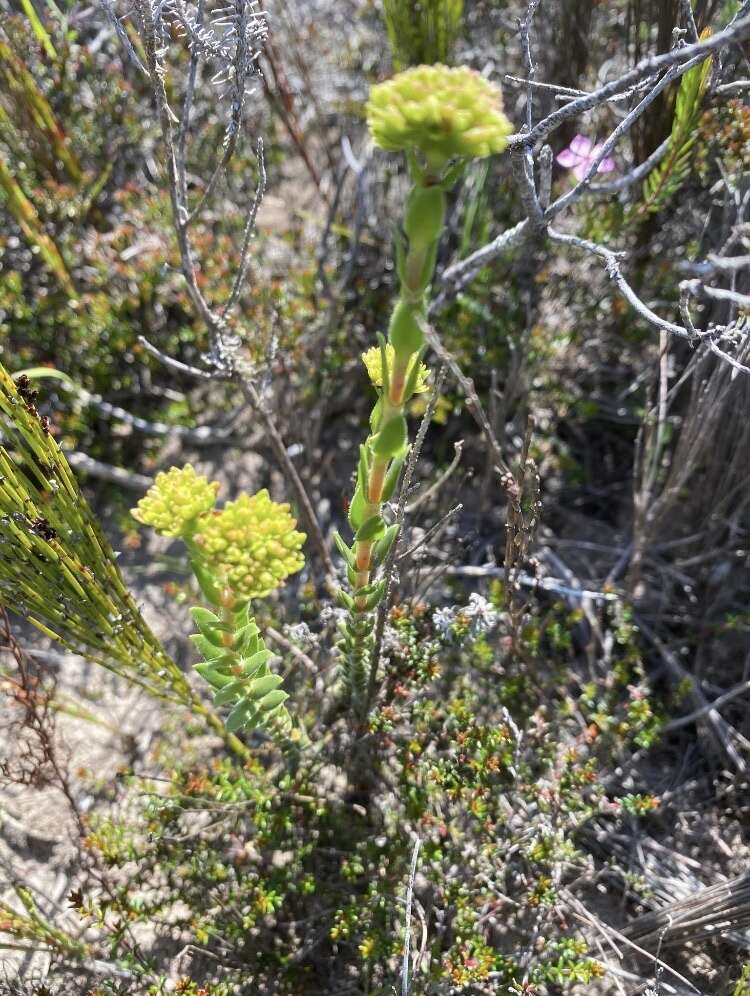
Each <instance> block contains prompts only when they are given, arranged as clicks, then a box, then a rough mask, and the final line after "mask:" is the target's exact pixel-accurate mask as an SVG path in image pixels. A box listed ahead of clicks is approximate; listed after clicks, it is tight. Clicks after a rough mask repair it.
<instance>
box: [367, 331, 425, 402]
mask: <svg viewBox="0 0 750 996" xmlns="http://www.w3.org/2000/svg"><path fill="white" fill-rule="evenodd" d="M395 357H396V351H395V349H394V348H393V346H392V345H391V344H390V343H386V347H385V360H386V363H387V364H388V373H389V374H390V375H392V374H393V364H394V360H395ZM416 360H417V354H416V353H415V354H414V355H413V356H412V358H411V360H410V361H409V366H408V368H407V371H406V376H407V378H408V376H409V374H410V373H411V370H412V367H413V366H414V364H415V363H416ZM362 362H363V363H364V365H365V366H366V367H367V375H368V377H369V378H370V380H371V382H372V384H373V386H374V387H382V386H383V358H382V356H381V355H380V347H379V346H373V347H372V349H368V350H367V351H366V352H364V353H362ZM429 376H430V371H429V370H428V369H427V367H426V366H425V365H424V363H420V364H419V373H418V374H417V384H416V387H415V388H414V393H415V394H424V393H425V392H426V391H429V389H430V385H429V384H428V383H427V378H428V377H429Z"/></svg>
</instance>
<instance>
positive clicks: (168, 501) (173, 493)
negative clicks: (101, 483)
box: [130, 463, 219, 536]
mask: <svg viewBox="0 0 750 996" xmlns="http://www.w3.org/2000/svg"><path fill="white" fill-rule="evenodd" d="M218 491H219V482H218V481H209V480H208V478H207V477H203V476H202V475H201V474H197V473H196V472H195V468H194V467H193V465H192V464H190V463H186V464H185V466H184V467H172V468H171V469H170V470H167V471H162V472H161V473H160V474H157V475H156V481H155V482H154V484H153V485H152V486H151V487H150V488H149V489H148V491H147V492H146V494H145V495H144V496H143V498H141V500H140V501H139V502H138V504H137V505H136V507H135V508H133V509H131V510H130V513H131V515H132V516H133V518H134V519H137V520H138V521H139V522H142V523H143V524H144V525H146V526H152V527H153V528H154V529H155V530H156V532H157V533H161V534H162V536H182V535H185V533H186V532H189V531H190V529H191V525H192V524H193V523H194V520H196V519H197V518H198V516H199V515H203V514H204V512H208V511H210V509H212V508H213V507H214V505H215V504H216V495H217V493H218Z"/></svg>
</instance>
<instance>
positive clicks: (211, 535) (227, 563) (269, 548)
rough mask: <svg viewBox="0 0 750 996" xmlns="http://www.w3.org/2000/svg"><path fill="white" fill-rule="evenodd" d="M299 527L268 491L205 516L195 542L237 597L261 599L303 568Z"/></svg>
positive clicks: (247, 497) (301, 536)
mask: <svg viewBox="0 0 750 996" xmlns="http://www.w3.org/2000/svg"><path fill="white" fill-rule="evenodd" d="M296 525H297V521H296V519H294V518H293V516H292V515H291V514H290V512H289V505H288V504H286V503H284V504H280V503H278V502H275V501H272V500H271V498H270V497H269V495H268V491H266V489H265V488H264V489H263V490H262V491H259V492H258V493H257V494H256V495H253V496H252V497H251V496H250V495H245V494H243V495H240V497H239V498H238V499H237V501H228V502H227V503H226V505H225V506H224V508H223V509H222V510H221V512H214V513H213V515H207V516H204V518H203V519H202V520H201V522H200V529H199V532H198V533H197V534H196V536H195V542H196V543H197V545H198V546H199V547H200V549H201V553H202V555H203V557H204V558H205V560H206V562H207V564H209V565H210V567H211V570H212V571H214V572H215V574H216V577H217V579H218V580H220V582H221V583H222V584H226V585H227V586H228V587H229V588H231V590H232V593H233V594H234V595H235V597H236V598H238V599H250V598H262V597H264V596H265V595H268V594H269V593H270V592H271V591H273V589H274V588H277V587H278V586H279V585H280V584H281V582H282V581H283V580H284V579H285V578H287V577H288V576H289V575H290V574H294V573H295V572H296V571H298V570H300V569H301V568H302V566H303V565H304V563H305V558H304V557H303V556H302V554H301V553H300V547H301V546H302V544H303V543H304V542H305V539H306V536H305V534H304V533H298V532H296V530H295V528H294V527H295V526H296Z"/></svg>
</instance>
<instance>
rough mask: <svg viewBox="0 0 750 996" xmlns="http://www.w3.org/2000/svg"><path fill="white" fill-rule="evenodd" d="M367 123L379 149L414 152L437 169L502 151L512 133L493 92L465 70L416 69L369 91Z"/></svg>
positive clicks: (498, 97)
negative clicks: (455, 161)
mask: <svg viewBox="0 0 750 996" xmlns="http://www.w3.org/2000/svg"><path fill="white" fill-rule="evenodd" d="M367 123H368V126H369V129H370V135H371V136H372V138H373V141H374V142H375V144H376V145H378V146H380V148H381V149H388V150H390V151H392V152H409V151H415V150H419V151H421V152H422V153H423V154H424V156H425V157H426V159H427V162H428V164H429V165H430V166H432V167H437V168H440V167H442V166H443V165H444V164H445V163H446V162H447V161H448V160H449V159H454V158H458V159H483V158H485V157H486V156H490V155H493V154H494V153H496V152H502V151H503V149H504V148H505V147H506V145H507V144H508V135H510V134H511V132H512V131H513V128H512V125H511V124H510V122H509V121H508V119H507V118H506V116H505V115H504V114H503V104H502V95H501V93H500V90H499V89H498V87H496V86H495V85H494V84H492V83H490V82H488V81H487V80H485V79H484V78H483V77H482V76H480V75H479V73H476V72H474V71H473V70H471V69H467V68H466V67H465V66H459V67H457V68H455V69H451V68H449V67H448V66H441V65H434V66H416V67H415V68H414V69H407V70H405V71H404V72H402V73H398V74H397V75H396V76H394V77H393V78H392V79H390V80H387V81H386V82H385V83H380V84H378V85H376V86H374V87H372V89H371V90H370V98H369V100H368V103H367Z"/></svg>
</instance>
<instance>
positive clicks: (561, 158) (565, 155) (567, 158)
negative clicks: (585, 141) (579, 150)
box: [557, 149, 580, 169]
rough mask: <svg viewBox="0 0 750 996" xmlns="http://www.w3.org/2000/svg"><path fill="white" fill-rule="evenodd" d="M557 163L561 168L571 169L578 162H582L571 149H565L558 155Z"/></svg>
mask: <svg viewBox="0 0 750 996" xmlns="http://www.w3.org/2000/svg"><path fill="white" fill-rule="evenodd" d="M557 161H558V162H559V163H560V165H561V166H565V167H566V169H570V168H571V167H572V166H575V165H576V164H577V163H578V162H580V160H579V158H578V156H576V155H575V154H574V153H573V152H571V151H570V149H563V150H562V152H561V153H560V154H559V155H558V157H557Z"/></svg>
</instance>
